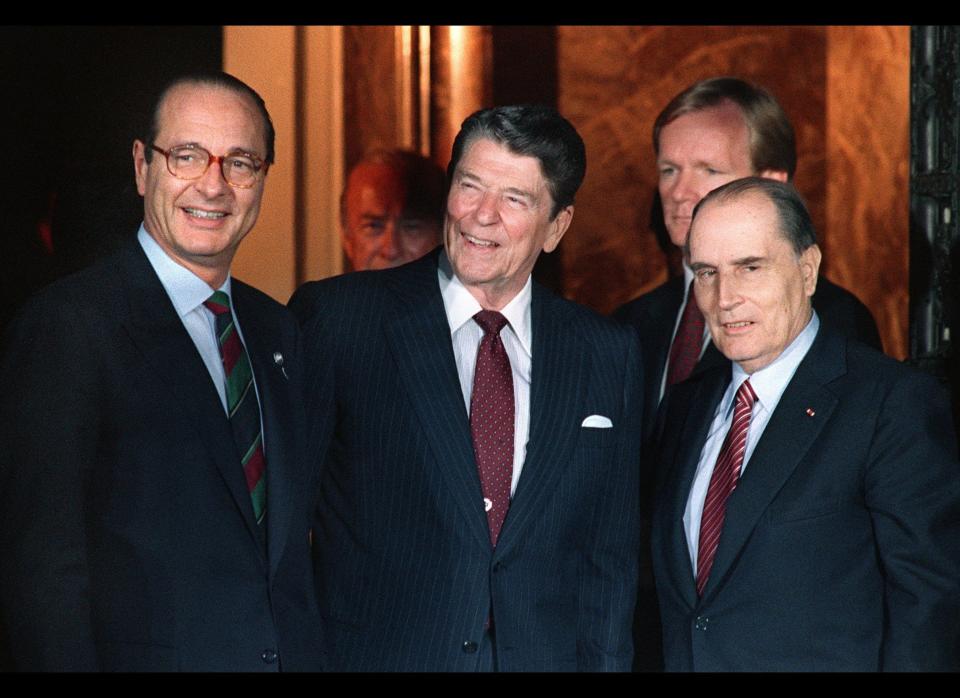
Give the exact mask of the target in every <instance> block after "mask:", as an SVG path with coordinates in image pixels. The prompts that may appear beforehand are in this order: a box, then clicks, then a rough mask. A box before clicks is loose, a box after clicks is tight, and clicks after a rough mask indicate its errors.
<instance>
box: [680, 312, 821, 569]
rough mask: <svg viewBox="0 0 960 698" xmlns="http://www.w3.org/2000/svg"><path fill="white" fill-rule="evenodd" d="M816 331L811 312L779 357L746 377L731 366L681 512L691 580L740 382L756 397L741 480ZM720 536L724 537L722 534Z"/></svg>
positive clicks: (741, 470) (817, 328) (816, 322)
mask: <svg viewBox="0 0 960 698" xmlns="http://www.w3.org/2000/svg"><path fill="white" fill-rule="evenodd" d="M819 329H820V318H818V317H817V313H816V312H814V313H813V315H812V317H811V318H810V322H808V323H807V326H806V327H805V328H804V329H803V330H802V331H801V332H800V334H798V335H797V336H796V337H795V338H794V340H793V341H792V342H791V343H790V344H789V345H788V346H787V348H786V349H784V350H783V352H782V353H781V354H780V356H778V357H777V358H776V359H774V360H773V362H772V363H771V364H769V365H768V366H765V367H764V368H761V369H760V370H759V371H757V372H756V373H754V374H753V375H749V376H748V375H747V373H746V372H745V371H744V370H743V369H742V368H740V365H739V364H737V363H735V362H734V363H733V368H732V380H731V381H730V385H728V386H727V390H726V392H724V394H723V397H722V398H721V399H720V403H719V404H718V405H717V410H716V412H715V413H714V417H713V422H711V424H710V429H709V431H708V432H707V440H706V441H705V442H704V444H703V450H702V451H701V452H700V462H699V463H698V464H697V472H696V474H695V475H694V477H693V485H692V486H691V487H690V495H689V497H688V498H687V506H686V509H684V512H683V528H684V531H685V532H686V534H687V548H688V550H689V552H690V564H691V565H692V567H693V576H694V578H696V576H697V550H698V547H699V543H700V519H701V517H702V516H703V503H704V500H705V499H706V498H707V489H708V488H709V486H710V476H711V475H713V467H714V465H716V463H717V457H718V456H719V455H720V449H721V448H722V447H723V440H724V439H725V438H726V436H727V432H728V431H730V423H731V422H732V421H733V406H734V401H735V397H736V394H737V390H739V389H740V385H741V384H742V383H743V381H745V380H746V379H748V378H749V379H750V386H751V387H752V388H753V392H754V393H756V395H757V400H756V402H754V404H753V413H752V414H751V416H750V427H749V429H748V431H747V446H746V449H745V451H744V453H743V464H742V465H741V466H740V477H743V473H744V471H746V469H747V463H749V461H750V456H751V455H753V449H754V448H755V447H756V445H757V442H758V441H759V440H760V436H761V435H762V434H763V430H764V429H766V427H767V422H769V421H770V417H771V415H773V412H774V410H776V409H777V405H778V404H779V402H780V397H781V396H782V395H783V391H784V390H786V389H787V385H789V383H790V381H791V380H792V379H793V374H794V373H796V372H797V367H798V366H799V365H800V362H801V361H802V360H803V357H804V356H806V355H807V352H808V351H809V350H810V347H811V345H812V344H813V340H814V339H815V338H816V336H817V330H819ZM720 535H721V536H722V535H723V533H722V531H721V534H720Z"/></svg>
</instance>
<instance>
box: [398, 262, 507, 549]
mask: <svg viewBox="0 0 960 698" xmlns="http://www.w3.org/2000/svg"><path fill="white" fill-rule="evenodd" d="M437 258H438V257H437V253H434V254H432V255H428V256H427V257H425V258H424V259H423V260H421V261H420V262H418V263H415V264H413V265H410V266H408V267H406V268H404V269H403V270H402V271H398V272H397V273H395V274H393V275H391V277H390V282H391V284H392V287H391V288H392V295H393V297H394V298H395V299H396V305H395V308H396V312H395V313H394V315H393V317H392V318H391V319H390V320H388V321H387V322H386V323H385V324H386V330H385V331H386V338H387V343H388V345H389V347H390V350H391V353H392V354H393V357H394V361H395V363H396V366H397V373H398V374H399V376H400V380H401V382H402V383H403V386H404V389H405V390H406V392H407V394H408V395H409V396H410V402H411V404H412V405H413V408H414V411H415V412H416V414H417V417H418V419H419V421H420V425H421V428H422V429H423V431H424V433H425V435H426V437H427V441H428V442H429V443H430V446H431V449H432V450H433V453H434V462H435V463H436V465H437V467H438V468H439V470H440V475H441V477H442V479H443V481H444V482H445V483H446V485H447V487H448V489H449V491H450V493H451V494H452V495H453V498H454V500H455V501H456V502H457V505H458V507H459V508H460V510H461V513H462V514H463V516H464V517H465V518H466V520H467V521H468V526H469V528H470V530H471V531H472V532H473V534H474V535H475V536H476V537H477V539H478V540H479V541H481V542H482V543H484V544H485V545H490V533H489V531H488V529H487V517H486V514H485V513H484V511H483V498H482V495H481V492H482V489H481V487H480V476H479V475H478V474H477V465H476V459H475V458H474V454H473V441H472V439H471V437H470V423H469V420H468V417H467V412H466V408H465V407H464V403H463V392H462V390H461V389H460V379H459V377H458V375H457V367H456V360H455V359H454V356H453V345H452V342H451V339H450V326H449V324H448V323H447V316H446V311H445V310H444V306H443V299H442V297H441V296H440V285H439V282H438V280H437Z"/></svg>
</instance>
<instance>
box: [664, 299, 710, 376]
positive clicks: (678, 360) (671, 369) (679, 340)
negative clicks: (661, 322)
mask: <svg viewBox="0 0 960 698" xmlns="http://www.w3.org/2000/svg"><path fill="white" fill-rule="evenodd" d="M701 349H703V313H701V312H700V308H699V307H697V299H696V298H694V297H693V281H691V282H690V288H689V289H687V304H686V305H685V306H684V307H683V315H681V316H680V325H679V326H678V327H677V335H676V337H674V338H673V345H672V346H671V347H670V360H669V361H668V362H667V387H670V386H671V385H673V384H674V383H679V382H680V381H682V380H686V379H687V377H688V376H689V375H690V374H691V373H692V372H693V368H694V366H696V365H697V361H699V360H700V350H701Z"/></svg>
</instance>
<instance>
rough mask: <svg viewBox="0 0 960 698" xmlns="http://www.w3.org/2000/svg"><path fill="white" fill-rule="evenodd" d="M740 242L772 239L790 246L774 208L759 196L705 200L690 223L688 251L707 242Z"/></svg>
mask: <svg viewBox="0 0 960 698" xmlns="http://www.w3.org/2000/svg"><path fill="white" fill-rule="evenodd" d="M742 238H748V239H749V240H750V241H755V242H758V243H759V242H766V243H768V244H769V243H770V242H772V239H773V238H780V239H781V240H782V241H783V242H785V243H787V244H789V242H790V241H789V238H788V237H787V235H786V234H785V233H784V232H783V226H782V224H781V220H780V214H779V211H778V210H777V207H776V205H775V204H774V203H773V201H772V200H771V199H770V198H769V197H768V196H766V195H764V194H763V193H761V192H758V191H746V192H741V193H737V194H732V195H730V196H722V197H719V198H714V199H707V200H705V201H704V202H703V203H701V204H700V205H699V206H698V207H697V209H696V212H695V214H694V217H693V220H692V221H691V223H690V234H689V236H688V238H687V247H688V250H690V251H693V250H695V248H696V247H697V245H698V244H700V243H702V242H704V241H706V240H716V239H719V240H723V241H725V242H728V243H733V242H735V241H736V240H738V239H742Z"/></svg>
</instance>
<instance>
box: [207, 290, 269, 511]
mask: <svg viewBox="0 0 960 698" xmlns="http://www.w3.org/2000/svg"><path fill="white" fill-rule="evenodd" d="M203 304H204V305H205V306H207V308H209V309H210V311H211V312H212V313H213V314H214V315H215V316H216V328H217V343H218V344H219V345H220V356H221V358H222V359H223V371H224V374H225V376H226V380H227V412H228V415H229V418H230V427H231V429H233V440H234V441H235V442H236V444H237V449H238V450H239V452H240V465H241V466H243V473H244V476H245V477H246V480H247V490H248V491H249V492H250V499H251V501H252V502H253V514H254V516H255V517H256V519H257V523H258V524H260V525H263V521H264V517H265V515H266V512H267V478H266V459H265V458H264V455H263V438H262V432H261V430H260V405H259V404H258V403H257V395H256V390H255V389H254V386H253V371H252V369H251V368H250V359H249V357H247V350H246V349H244V347H243V342H241V341H240V334H239V333H238V332H237V328H236V326H235V325H234V323H233V314H232V313H231V312H230V296H228V295H227V294H226V293H223V292H222V291H216V292H215V293H214V294H213V295H212V296H210V298H209V299H207V300H206V301H204V302H203Z"/></svg>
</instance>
